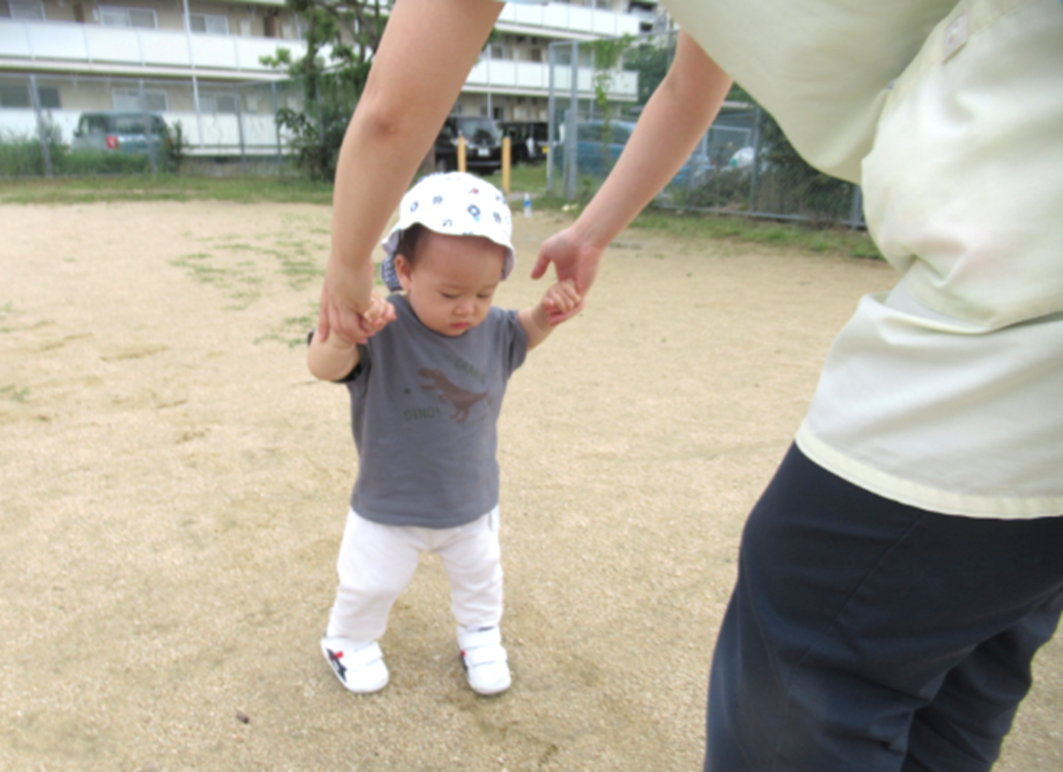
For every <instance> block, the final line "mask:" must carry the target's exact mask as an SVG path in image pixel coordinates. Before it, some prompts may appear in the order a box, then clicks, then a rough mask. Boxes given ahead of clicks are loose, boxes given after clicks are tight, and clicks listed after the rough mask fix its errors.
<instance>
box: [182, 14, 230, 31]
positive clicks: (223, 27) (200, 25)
mask: <svg viewBox="0 0 1063 772" xmlns="http://www.w3.org/2000/svg"><path fill="white" fill-rule="evenodd" d="M188 24H189V26H190V27H191V28H192V31H193V32H205V33H207V34H208V35H228V34H229V17H228V16H220V15H218V14H213V13H191V14H189V15H188Z"/></svg>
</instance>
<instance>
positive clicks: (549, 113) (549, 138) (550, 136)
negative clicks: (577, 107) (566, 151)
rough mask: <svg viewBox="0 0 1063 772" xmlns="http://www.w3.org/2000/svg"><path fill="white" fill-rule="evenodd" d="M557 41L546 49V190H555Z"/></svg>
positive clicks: (548, 191)
mask: <svg viewBox="0 0 1063 772" xmlns="http://www.w3.org/2000/svg"><path fill="white" fill-rule="evenodd" d="M556 45H557V44H556V43H551V44H550V45H549V46H548V47H547V49H546V60H547V62H548V63H549V70H548V72H549V78H550V80H549V83H550V85H549V89H550V90H549V91H548V92H547V96H546V192H547V193H553V192H554V164H555V163H556V158H555V157H554V156H555V155H556V154H557V97H556V96H555V93H554V89H555V84H554V68H555V66H556V65H557V62H556V59H557V57H556V56H554V52H555V51H556Z"/></svg>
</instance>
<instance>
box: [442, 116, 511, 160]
mask: <svg viewBox="0 0 1063 772" xmlns="http://www.w3.org/2000/svg"><path fill="white" fill-rule="evenodd" d="M459 137H465V166H466V169H467V171H470V172H479V173H481V174H492V173H493V172H497V171H498V170H499V169H501V168H502V130H501V129H499V128H498V124H497V123H496V122H495V121H494V120H492V119H491V118H483V117H480V116H472V115H452V116H450V117H449V118H447V120H446V121H445V122H444V123H443V128H442V129H441V130H440V132H439V135H438V136H437V137H436V143H435V155H436V171H441V172H449V171H454V170H455V169H457V168H458V138H459Z"/></svg>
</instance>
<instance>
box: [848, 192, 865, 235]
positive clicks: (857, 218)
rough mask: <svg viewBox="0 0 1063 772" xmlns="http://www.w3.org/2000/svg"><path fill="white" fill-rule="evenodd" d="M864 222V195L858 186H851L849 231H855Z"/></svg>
mask: <svg viewBox="0 0 1063 772" xmlns="http://www.w3.org/2000/svg"><path fill="white" fill-rule="evenodd" d="M863 220H864V193H863V190H862V189H861V188H860V186H859V185H853V200H852V203H851V204H850V206H849V230H854V231H855V230H856V229H857V228H859V227H860V224H861V223H862V222H863Z"/></svg>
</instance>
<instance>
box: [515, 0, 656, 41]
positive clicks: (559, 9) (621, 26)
mask: <svg viewBox="0 0 1063 772" xmlns="http://www.w3.org/2000/svg"><path fill="white" fill-rule="evenodd" d="M498 23H499V25H500V26H502V27H503V28H505V27H506V26H508V25H516V26H520V27H532V28H535V27H539V28H542V29H543V32H544V33H545V32H548V31H549V32H555V33H556V32H567V33H571V34H575V35H585V36H588V37H592V36H593V37H620V36H621V35H637V34H638V33H639V19H638V17H637V16H632V15H630V14H626V13H614V12H612V11H599V10H595V9H593V8H581V7H580V6H577V5H569V4H567V3H550V4H548V5H536V4H532V5H526V4H523V3H507V4H506V6H505V8H503V9H502V15H501V16H500V17H499V19H498Z"/></svg>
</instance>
